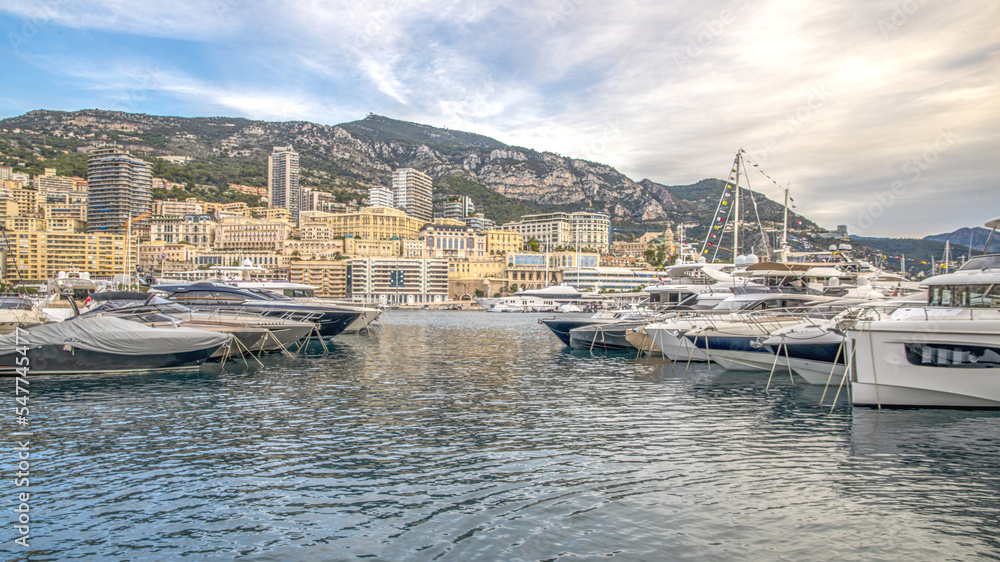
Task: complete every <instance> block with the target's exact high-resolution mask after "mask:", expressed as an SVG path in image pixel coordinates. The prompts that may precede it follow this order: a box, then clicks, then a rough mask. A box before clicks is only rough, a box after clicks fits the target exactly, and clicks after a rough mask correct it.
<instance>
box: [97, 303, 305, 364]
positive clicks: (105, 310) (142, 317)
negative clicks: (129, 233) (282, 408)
mask: <svg viewBox="0 0 1000 562" xmlns="http://www.w3.org/2000/svg"><path fill="white" fill-rule="evenodd" d="M94 315H103V316H113V317H115V318H122V319H124V320H131V321H133V322H139V323H141V324H145V325H147V326H149V327H152V328H155V327H160V326H184V327H187V328H198V329H200V330H210V331H214V332H225V333H230V334H233V340H232V341H231V342H230V345H229V347H228V355H240V354H245V353H256V354H260V353H274V352H278V351H285V350H287V349H288V348H290V347H292V346H293V345H294V344H295V343H297V342H298V341H300V340H301V339H302V338H305V337H308V336H309V334H311V333H312V331H313V329H314V328H315V326H316V325H315V324H313V323H311V322H298V321H295V320H289V319H286V318H278V317H274V316H262V315H260V314H253V313H246V312H240V313H226V312H222V311H219V310H213V311H211V312H199V311H195V310H192V309H190V308H187V307H186V306H184V305H180V304H177V303H173V302H170V301H168V300H166V299H163V298H160V297H157V296H156V295H154V294H152V293H129V292H117V291H114V292H103V293H95V294H93V295H91V300H90V302H89V303H88V306H86V307H85V308H84V310H83V312H82V313H81V316H84V317H88V316H94ZM221 351H225V350H221V349H220V352H221Z"/></svg>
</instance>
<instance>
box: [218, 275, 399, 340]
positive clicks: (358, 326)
mask: <svg viewBox="0 0 1000 562" xmlns="http://www.w3.org/2000/svg"><path fill="white" fill-rule="evenodd" d="M224 282H225V283H228V284H230V285H233V286H234V287H239V288H241V289H266V290H269V291H272V292H274V293H277V294H279V295H283V296H285V297H288V298H291V299H295V300H296V301H298V302H303V303H306V304H309V303H312V304H318V305H321V306H336V307H338V308H343V309H346V310H353V311H355V312H358V313H360V315H359V316H358V318H357V319H356V320H355V321H354V322H351V323H350V324H348V325H347V328H344V333H347V334H353V333H357V332H363V331H367V330H371V326H372V324H373V323H375V322H376V321H377V320H378V319H379V317H380V316H382V312H383V311H384V309H382V308H371V307H367V306H358V304H357V303H353V302H343V301H338V300H336V299H327V298H320V297H317V296H316V289H317V287H315V286H313V285H306V284H304V283H293V282H291V281H284V280H272V281H260V280H255V281H242V280H232V281H224Z"/></svg>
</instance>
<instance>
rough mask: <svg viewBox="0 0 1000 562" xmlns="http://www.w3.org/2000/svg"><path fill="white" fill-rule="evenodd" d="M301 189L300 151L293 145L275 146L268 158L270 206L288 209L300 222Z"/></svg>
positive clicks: (292, 217)
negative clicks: (294, 148)
mask: <svg viewBox="0 0 1000 562" xmlns="http://www.w3.org/2000/svg"><path fill="white" fill-rule="evenodd" d="M301 191H302V189H301V187H300V186H299V153H298V152H295V150H293V149H292V147H291V146H276V147H274V150H273V151H272V152H271V157H270V158H268V160H267V193H268V206H269V207H282V208H285V209H288V213H289V216H290V219H291V221H292V222H293V223H295V224H298V222H299V209H300V203H301V201H300V198H301Z"/></svg>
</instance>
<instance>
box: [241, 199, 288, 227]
mask: <svg viewBox="0 0 1000 562" xmlns="http://www.w3.org/2000/svg"><path fill="white" fill-rule="evenodd" d="M243 205H246V203H243ZM250 214H251V215H253V216H254V217H255V218H258V219H264V220H268V221H286V222H288V221H289V220H290V219H291V217H292V214H291V211H289V210H288V209H286V208H284V207H250Z"/></svg>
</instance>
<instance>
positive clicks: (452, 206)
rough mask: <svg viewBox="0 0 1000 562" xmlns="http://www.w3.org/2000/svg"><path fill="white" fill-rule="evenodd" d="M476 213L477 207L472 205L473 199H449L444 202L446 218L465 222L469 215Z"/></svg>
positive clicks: (456, 197) (457, 197)
mask: <svg viewBox="0 0 1000 562" xmlns="http://www.w3.org/2000/svg"><path fill="white" fill-rule="evenodd" d="M475 212H476V206H475V205H473V204H472V198H471V197H466V196H461V197H459V196H453V197H449V198H448V200H447V201H445V202H444V218H446V219H455V220H460V221H462V222H465V220H466V218H467V217H468V216H469V215H473V214H475Z"/></svg>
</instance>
